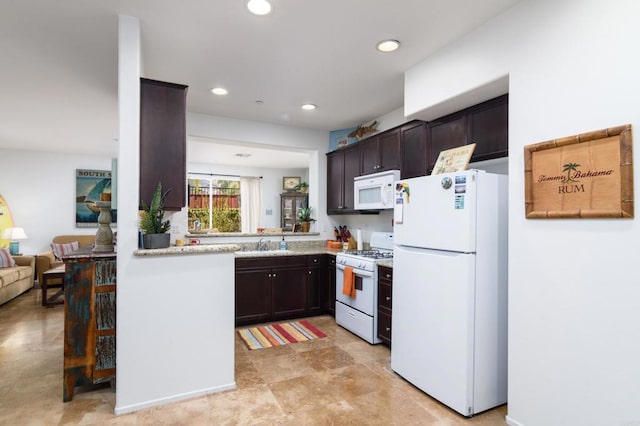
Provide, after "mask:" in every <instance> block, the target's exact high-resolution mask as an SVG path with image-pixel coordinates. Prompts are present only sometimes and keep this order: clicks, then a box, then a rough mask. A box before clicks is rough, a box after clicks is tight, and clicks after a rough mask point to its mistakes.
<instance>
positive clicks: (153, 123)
mask: <svg viewBox="0 0 640 426" xmlns="http://www.w3.org/2000/svg"><path fill="white" fill-rule="evenodd" d="M186 103H187V86H184V85H181V84H174V83H167V82H164V81H156V80H149V79H146V78H141V79H140V199H141V200H142V201H144V202H145V203H147V204H148V203H150V202H151V198H152V197H153V193H154V191H155V189H156V187H157V185H158V182H161V183H162V190H163V192H167V191H168V192H167V196H166V198H165V209H166V210H173V211H177V210H180V209H181V208H183V207H184V206H185V205H186V188H187V171H186V170H187V169H186V167H187V155H186V150H187V144H186V140H187V126H186Z"/></svg>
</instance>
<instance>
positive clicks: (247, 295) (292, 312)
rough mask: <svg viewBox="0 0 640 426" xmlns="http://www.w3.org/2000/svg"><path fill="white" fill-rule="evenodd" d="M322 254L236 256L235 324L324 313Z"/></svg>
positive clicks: (326, 296) (326, 301)
mask: <svg viewBox="0 0 640 426" xmlns="http://www.w3.org/2000/svg"><path fill="white" fill-rule="evenodd" d="M326 256H327V255H324V254H323V255H308V256H304V255H301V256H271V257H256V258H236V274H235V279H236V285H235V304H236V305H235V307H236V325H237V326H239V325H246V324H255V323H260V322H269V321H276V320H283V319H292V318H301V317H305V316H313V315H322V314H325V313H327V312H328V309H329V305H330V299H329V298H330V295H329V293H330V289H329V284H330V283H329V281H328V280H327V277H326V273H325V271H326V269H327V268H326ZM333 257H334V260H335V256H333ZM334 272H335V271H334ZM334 282H335V277H334Z"/></svg>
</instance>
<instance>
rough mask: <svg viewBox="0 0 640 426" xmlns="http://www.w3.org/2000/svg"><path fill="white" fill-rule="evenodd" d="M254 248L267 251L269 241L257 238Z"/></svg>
mask: <svg viewBox="0 0 640 426" xmlns="http://www.w3.org/2000/svg"><path fill="white" fill-rule="evenodd" d="M256 250H258V251H267V250H269V241H263V240H262V238H260V239H259V240H258V244H256Z"/></svg>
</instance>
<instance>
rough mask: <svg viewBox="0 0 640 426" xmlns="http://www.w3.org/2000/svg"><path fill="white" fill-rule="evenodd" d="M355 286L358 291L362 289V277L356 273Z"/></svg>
mask: <svg viewBox="0 0 640 426" xmlns="http://www.w3.org/2000/svg"><path fill="white" fill-rule="evenodd" d="M353 286H354V287H355V288H356V290H357V291H362V288H363V287H362V277H361V276H360V275H356V276H355V277H354V280H353Z"/></svg>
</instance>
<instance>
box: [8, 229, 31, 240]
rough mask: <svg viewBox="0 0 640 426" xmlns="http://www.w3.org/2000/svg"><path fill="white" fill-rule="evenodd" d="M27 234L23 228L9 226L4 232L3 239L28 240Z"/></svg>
mask: <svg viewBox="0 0 640 426" xmlns="http://www.w3.org/2000/svg"><path fill="white" fill-rule="evenodd" d="M27 238H29V237H27V234H25V232H24V229H22V228H7V229H5V230H4V231H3V232H2V239H3V240H26V239H27Z"/></svg>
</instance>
